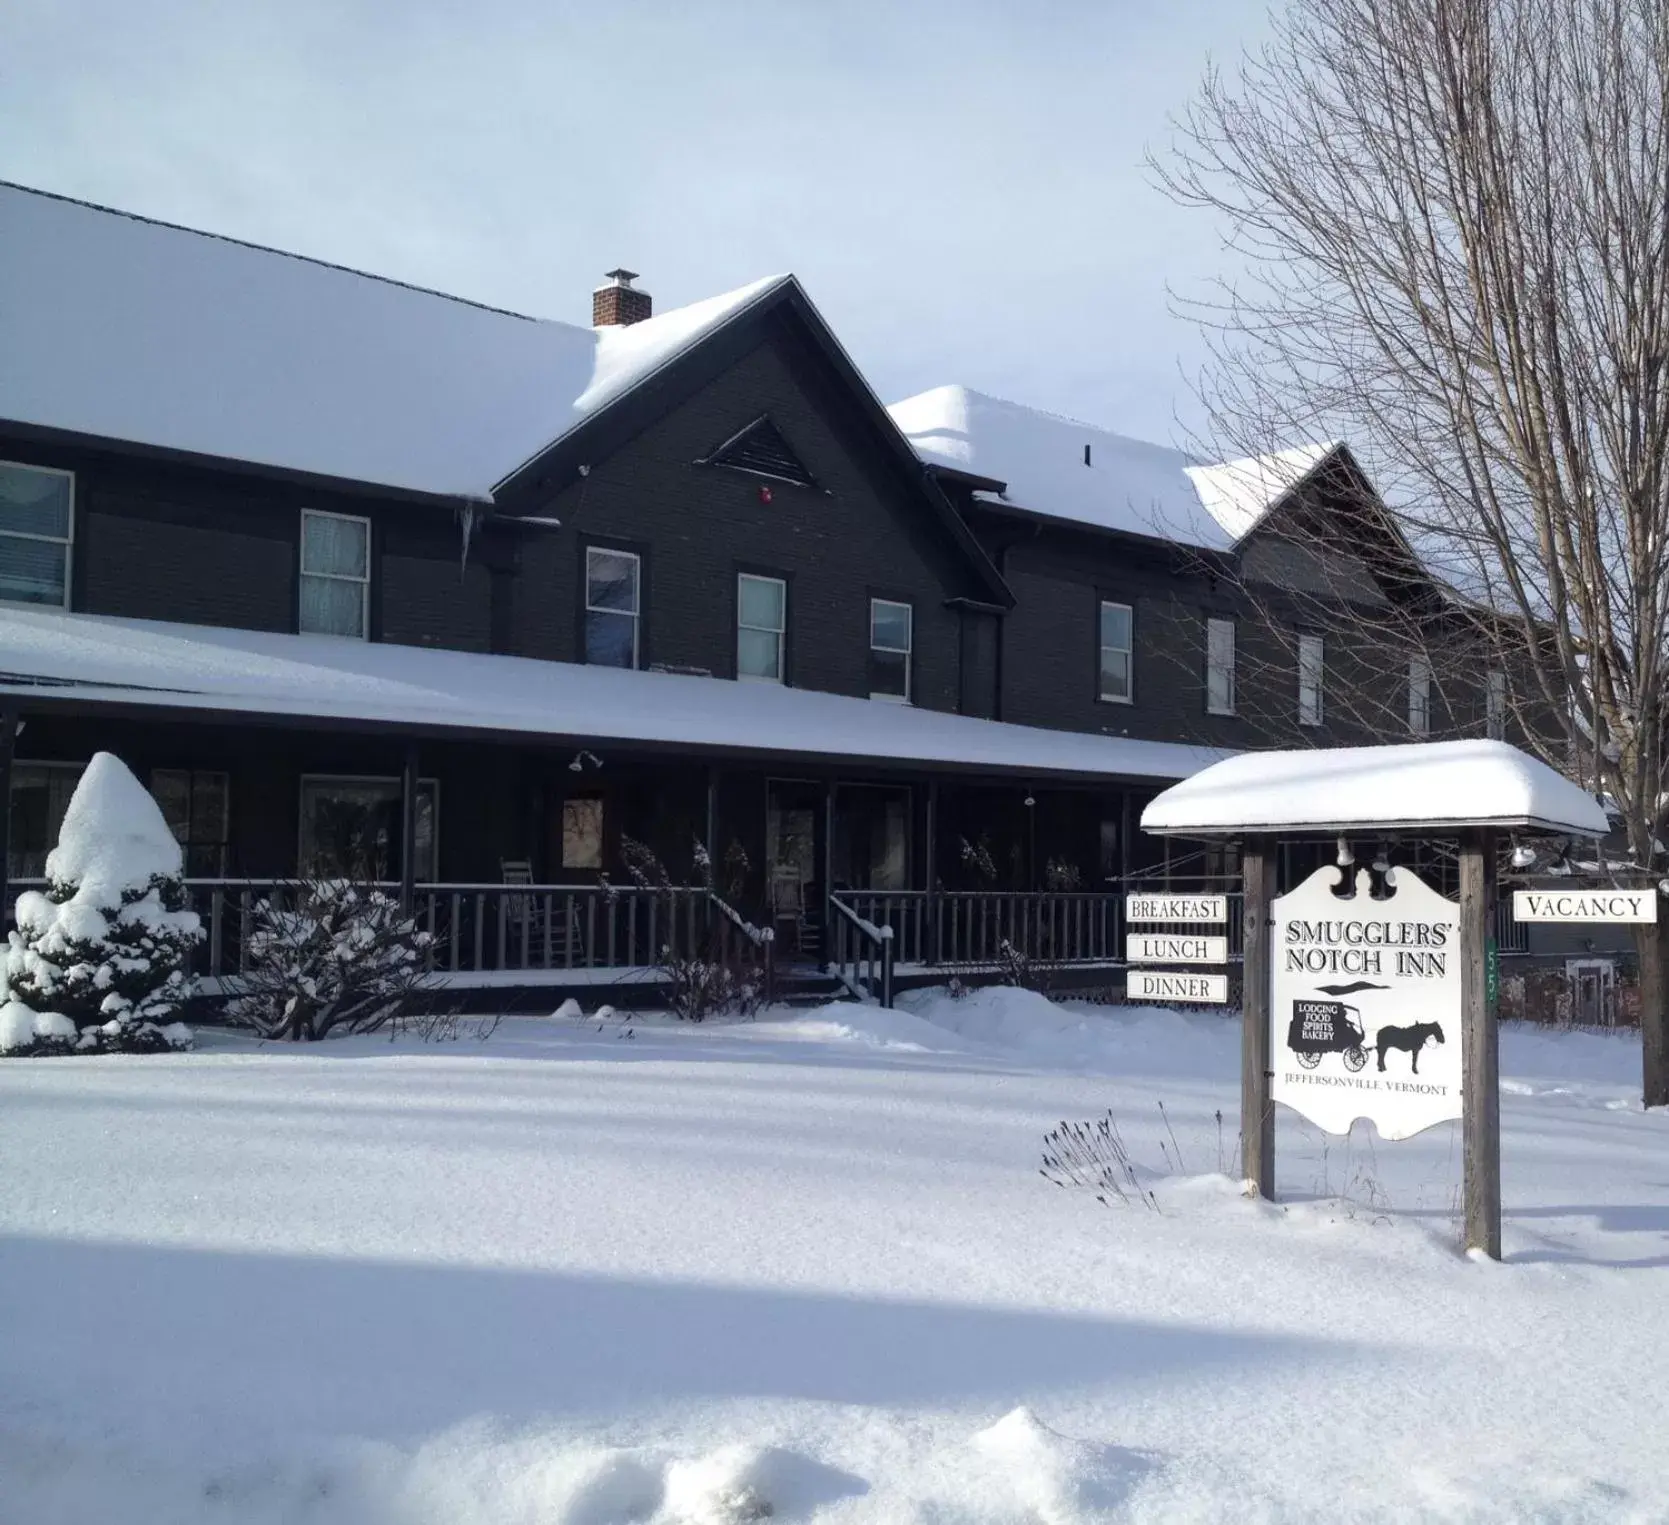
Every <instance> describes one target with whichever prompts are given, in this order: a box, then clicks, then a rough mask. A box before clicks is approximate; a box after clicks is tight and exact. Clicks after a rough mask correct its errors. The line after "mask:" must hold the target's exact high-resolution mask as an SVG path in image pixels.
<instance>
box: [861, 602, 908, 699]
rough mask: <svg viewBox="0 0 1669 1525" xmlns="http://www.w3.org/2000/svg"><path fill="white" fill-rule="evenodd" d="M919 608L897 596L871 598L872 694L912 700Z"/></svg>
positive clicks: (870, 661)
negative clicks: (912, 655) (913, 649)
mask: <svg viewBox="0 0 1669 1525" xmlns="http://www.w3.org/2000/svg"><path fill="white" fill-rule="evenodd" d="M915 614H916V611H915V610H914V609H913V608H912V607H911V606H910V605H909V604H901V603H899V602H898V601H897V600H895V599H890V598H872V599H870V601H869V697H870V698H871V699H897V700H899V701H900V702H901V703H904V704H908V703H909V702H910V651H911V646H912V644H913V641H914V636H915Z"/></svg>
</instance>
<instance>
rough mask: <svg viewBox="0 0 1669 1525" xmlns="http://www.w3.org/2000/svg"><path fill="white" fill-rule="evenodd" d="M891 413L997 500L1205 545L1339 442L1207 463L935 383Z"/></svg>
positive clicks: (944, 462)
mask: <svg viewBox="0 0 1669 1525" xmlns="http://www.w3.org/2000/svg"><path fill="white" fill-rule="evenodd" d="M887 411H888V412H890V413H891V414H892V417H893V422H894V423H896V424H897V425H898V427H899V428H900V429H901V430H902V431H903V433H904V435H905V436H906V437H907V438H908V439H909V441H910V443H911V444H912V445H913V446H915V449H916V454H917V455H919V456H920V457H921V458H922V459H923V460H924V461H928V462H931V463H933V464H936V465H940V466H948V467H951V468H953V469H954V470H957V471H964V472H968V473H970V474H972V475H974V476H981V477H988V478H991V479H993V480H995V481H999V482H1001V483H1003V491H1002V494H1001V495H1000V497H999V498H998V499H997V500H996V501H999V502H1002V503H1006V504H1010V505H1012V506H1014V507H1017V508H1024V509H1027V510H1029V511H1030V512H1032V513H1036V514H1044V515H1047V516H1048V517H1050V518H1055V519H1071V520H1074V521H1077V522H1079V523H1082V524H1091V525H1095V526H1097V527H1098V528H1101V529H1110V530H1121V531H1123V532H1125V533H1126V534H1133V535H1149V536H1154V537H1156V538H1159V539H1163V540H1174V541H1178V542H1180V543H1181V544H1184V545H1192V546H1198V547H1200V548H1202V549H1206V550H1228V549H1229V548H1230V547H1232V546H1233V545H1234V544H1235V543H1236V542H1238V541H1239V540H1240V539H1242V538H1243V537H1244V536H1245V535H1246V533H1247V532H1248V531H1249V530H1250V529H1252V528H1253V526H1255V525H1256V524H1257V523H1258V521H1259V520H1260V519H1262V518H1263V516H1264V515H1265V514H1267V513H1268V512H1269V510H1270V509H1271V508H1273V507H1274V506H1275V505H1276V504H1277V503H1278V502H1279V501H1280V500H1281V499H1282V498H1283V497H1284V496H1285V495H1286V494H1287V493H1288V492H1290V491H1291V490H1292V488H1294V487H1296V486H1297V485H1298V483H1299V482H1301V481H1302V480H1303V479H1304V478H1305V477H1306V476H1308V475H1309V473H1310V472H1311V471H1313V470H1314V469H1315V467H1316V466H1318V465H1319V464H1320V463H1321V462H1322V461H1323V460H1324V459H1326V457H1327V456H1328V455H1330V454H1331V453H1332V452H1333V451H1334V450H1335V449H1336V448H1337V446H1336V445H1333V444H1325V445H1305V446H1302V447H1300V448H1298V449H1294V450H1284V451H1280V452H1278V453H1276V454H1273V455H1268V456H1259V457H1256V458H1252V459H1247V460H1239V461H1229V462H1224V463H1221V464H1217V465H1210V464H1206V463H1203V462H1200V461H1196V460H1195V459H1194V458H1193V457H1192V456H1190V455H1188V454H1186V453H1185V452H1183V451H1181V450H1174V449H1172V448H1170V447H1169V446H1166V445H1153V444H1149V443H1147V442H1146V441H1144V440H1136V439H1130V438H1128V437H1127V436H1125V435H1122V434H1114V433H1113V432H1112V431H1111V430H1110V429H1103V428H1100V427H1099V426H1097V425H1095V424H1086V423H1080V422H1079V421H1078V420H1076V419H1071V418H1063V417H1061V416H1059V415H1058V414H1054V413H1044V412H1041V411H1039V410H1038V409H1036V408H1028V407H1025V406H1024V405H1022V404H1020V403H1015V402H1005V401H1004V400H1003V399H1001V398H998V397H987V396H986V395H985V394H984V393H983V392H975V391H973V390H971V389H970V388H968V387H962V386H944V387H934V388H933V389H932V390H931V391H927V392H920V393H918V394H917V395H916V396H914V397H907V398H905V399H904V400H903V401H902V402H895V403H893V404H892V406H891V407H890V408H889V409H888V410H887ZM1086 450H1087V452H1088V460H1087V462H1086V459H1085V453H1086Z"/></svg>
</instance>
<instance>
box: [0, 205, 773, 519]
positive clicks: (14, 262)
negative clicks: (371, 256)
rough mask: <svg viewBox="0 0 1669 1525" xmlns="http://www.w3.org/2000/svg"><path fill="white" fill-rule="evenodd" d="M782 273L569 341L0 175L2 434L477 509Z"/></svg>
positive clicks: (553, 328) (545, 324)
mask: <svg viewBox="0 0 1669 1525" xmlns="http://www.w3.org/2000/svg"><path fill="white" fill-rule="evenodd" d="M792 279H793V277H792V276H774V277H771V278H769V279H767V280H762V281H755V282H754V283H753V284H751V285H748V286H743V287H740V288H739V289H737V290H735V291H731V292H727V293H725V294H724V295H722V296H717V297H712V298H709V299H708V300H706V301H702V302H696V303H694V304H692V305H690V306H688V307H682V308H677V309H675V310H673V311H670V312H666V313H662V314H661V315H660V316H658V317H654V318H650V319H647V320H646V321H644V322H642V323H636V324H632V325H630V326H626V327H614V328H604V329H591V328H580V327H577V326H575V325H573V324H569V323H557V322H551V321H547V320H543V319H535V318H528V317H522V316H519V315H517V314H515V313H510V312H503V311H500V310H498V309H495V308H490V307H483V306H480V305H479V304H476V303H473V302H467V301H462V300H459V299H458V298H455V297H448V296H443V295H440V294H438V293H436V292H431V291H424V290H421V289H419V288H417V287H413V286H407V285H402V284H400V283H398V282H395V281H388V280H382V279H379V278H378V277H375V276H370V275H363V274H360V273H358V272H356V271H352V270H344V269H341V268H340V267H337V266H334V265H328V264H323V263H320V262H319V261H316V260H311V259H304V258H301V257H299V256H296V255H291V254H283V253H279V252H277V251H275V250H271V249H263V248H259V247H257V246H254V245H251V244H243V243H238V242H236V241H234V240H232V239H227V238H220V237H216V236H214V235H212V234H206V233H197V232H193V231H190V230H188V229H184V228H178V227H174V226H171V225H169V224H166V223H159V222H152V221H149V220H147V219H144V218H140V217H133V216H129V215H127V214H125V213H121V212H114V211H110V210H107V209H105V208H102V207H94V206H88V205H86V204H85V203H82V202H78V201H70V200H65V199H63V198H60V197H56V196H51V195H47V194H44V193H42V192H39V191H31V190H27V189H24V188H22V187H18V186H12V185H7V184H4V183H3V182H0V335H3V336H4V338H3V340H0V419H10V420H13V421H16V422H19V423H27V424H35V425H40V426H43V427H47V428H52V429H63V430H68V431H71V432H74V433H78V434H88V435H95V436H101V437H104V438H109V439H116V440H124V441H130V442H133V443H136V444H143V445H151V446H159V447H164V448H168V449H174V450H185V451H192V452H195V453H200V454H203V455H209V456H217V457H222V458H225V459H230V460H239V461H250V462H255V463H259V464H262V465H268V466H276V467H282V468H285V469H289V470H294V471H305V472H310V473H316V474H318V475H321V476H327V477H339V478H343V479H345V480H349V481H356V482H367V483H374V484H377V485H380V486H387V487H397V488H406V489H411V490H415V491H420V492H428V493H441V494H448V495H459V496H467V497H477V498H479V497H486V496H487V495H489V494H490V493H491V492H492V490H493V488H494V486H495V485H496V484H497V483H499V482H500V481H502V480H503V479H504V478H505V477H506V476H508V475H509V474H510V473H511V472H513V471H514V470H515V469H516V468H517V467H518V466H520V465H522V464H523V463H524V462H526V461H527V460H529V459H530V458H532V457H533V456H535V455H537V454H538V453H539V452H540V451H541V450H543V449H544V448H545V447H546V446H547V445H550V444H551V443H553V442H554V441H555V440H557V439H559V438H560V437H561V436H563V435H564V434H566V433H568V432H569V431H570V430H572V429H573V428H575V427H576V426H577V425H578V424H579V423H581V422H582V421H583V420H584V419H585V418H587V417H588V416H590V415H591V414H593V413H595V412H596V411H597V410H598V409H599V408H601V407H602V406H603V405H604V404H605V403H608V402H611V401H613V400H614V399H615V398H617V397H619V396H621V395H622V394H623V393H624V392H626V391H628V390H629V389H630V388H631V387H633V386H634V385H636V384H637V383H638V382H640V381H642V380H643V379H644V378H646V377H647V376H649V375H650V374H651V373H652V372H654V371H655V370H657V369H658V368H659V367H661V366H663V365H665V364H666V363H667V362H668V361H670V360H672V359H673V358H675V357H676V356H677V355H679V354H680V353H682V352H683V351H684V350H686V349H687V348H689V346H690V345H692V344H693V343H695V342H696V341H697V340H698V339H700V338H702V337H704V336H706V335H708V334H710V333H712V332H713V331H714V330H716V329H717V328H719V327H720V326H721V325H722V324H724V323H725V322H726V321H727V320H729V319H730V318H733V317H735V316H736V315H737V314H739V313H741V312H742V311H744V310H745V309H746V308H748V307H749V306H751V305H752V304H753V303H754V302H756V301H757V300H759V299H760V298H761V297H762V296H764V295H765V294H766V293H768V292H770V291H771V290H773V289H775V288H776V287H778V286H780V285H782V284H784V283H785V282H788V281H791V280H792Z"/></svg>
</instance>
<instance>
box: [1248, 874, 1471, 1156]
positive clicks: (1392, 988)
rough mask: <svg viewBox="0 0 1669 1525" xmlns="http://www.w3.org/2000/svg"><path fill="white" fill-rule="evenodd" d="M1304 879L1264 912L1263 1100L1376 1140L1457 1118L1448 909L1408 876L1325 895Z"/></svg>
mask: <svg viewBox="0 0 1669 1525" xmlns="http://www.w3.org/2000/svg"><path fill="white" fill-rule="evenodd" d="M1338 882H1339V870H1338V869H1336V868H1324V869H1321V870H1319V871H1317V872H1316V873H1314V874H1311V875H1310V877H1309V878H1308V879H1306V880H1305V881H1304V882H1303V883H1302V884H1300V885H1299V886H1298V887H1297V888H1296V889H1295V890H1293V892H1292V893H1291V894H1290V895H1282V896H1279V897H1277V898H1276V899H1275V901H1274V902H1273V903H1272V905H1271V911H1272V913H1273V917H1274V945H1273V947H1272V948H1271V950H1270V953H1271V965H1272V969H1271V984H1272V990H1271V1001H1270V1023H1271V1027H1272V1031H1271V1033H1270V1053H1271V1056H1272V1068H1273V1070H1274V1075H1273V1078H1272V1079H1271V1081H1270V1094H1271V1095H1272V1096H1273V1098H1274V1099H1275V1100H1276V1101H1279V1102H1284V1103H1285V1104H1286V1105H1287V1106H1289V1107H1291V1108H1292V1109H1293V1110H1294V1111H1295V1112H1298V1113H1300V1114H1301V1115H1303V1116H1304V1117H1307V1118H1309V1120H1310V1121H1311V1122H1313V1123H1314V1124H1315V1125H1316V1126H1317V1127H1319V1128H1322V1129H1324V1130H1325V1131H1326V1132H1328V1133H1348V1132H1349V1131H1350V1125H1351V1123H1353V1122H1354V1121H1355V1120H1356V1119H1357V1118H1359V1117H1365V1118H1367V1119H1369V1120H1370V1121H1371V1122H1372V1123H1373V1124H1374V1125H1375V1126H1376V1127H1377V1128H1378V1129H1379V1132H1380V1135H1381V1137H1383V1138H1387V1139H1398V1138H1408V1137H1409V1136H1410V1135H1412V1134H1415V1133H1419V1132H1421V1131H1422V1130H1423V1129H1426V1128H1429V1127H1431V1126H1433V1124H1435V1123H1440V1122H1446V1121H1448V1120H1449V1119H1450V1118H1455V1117H1459V1116H1460V1115H1461V1067H1460V1055H1461V1042H1460V991H1461V980H1460V907H1459V906H1457V905H1456V904H1455V903H1454V902H1453V901H1452V900H1445V899H1444V898H1443V896H1441V895H1439V894H1438V893H1437V892H1436V891H1435V890H1434V889H1432V888H1431V887H1430V886H1429V885H1428V884H1426V883H1424V882H1423V881H1422V880H1421V879H1420V878H1419V877H1418V876H1417V875H1416V874H1415V873H1414V872H1413V871H1412V870H1411V869H1407V868H1398V869H1397V870H1396V871H1395V874H1394V875H1393V879H1392V886H1391V893H1390V894H1389V895H1388V896H1387V898H1385V899H1383V900H1375V899H1373V898H1372V896H1371V895H1370V893H1369V891H1370V889H1371V887H1372V884H1373V879H1372V876H1371V875H1369V874H1368V873H1367V872H1366V871H1365V870H1363V871H1359V872H1358V873H1357V874H1356V876H1355V892H1354V894H1352V895H1350V896H1348V897H1341V896H1339V895H1335V894H1334V889H1335V887H1336V886H1337V885H1338Z"/></svg>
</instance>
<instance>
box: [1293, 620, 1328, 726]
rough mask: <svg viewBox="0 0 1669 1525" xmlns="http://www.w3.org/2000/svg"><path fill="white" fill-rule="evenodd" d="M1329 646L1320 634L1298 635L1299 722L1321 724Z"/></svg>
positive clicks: (1300, 723) (1301, 723) (1302, 723)
mask: <svg viewBox="0 0 1669 1525" xmlns="http://www.w3.org/2000/svg"><path fill="white" fill-rule="evenodd" d="M1326 672H1327V648H1326V646H1325V645H1324V644H1323V643H1322V638H1321V637H1320V636H1319V635H1301V636H1299V637H1298V723H1299V725H1320V724H1321V719H1322V697H1321V696H1322V687H1323V683H1324V680H1325V676H1326Z"/></svg>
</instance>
